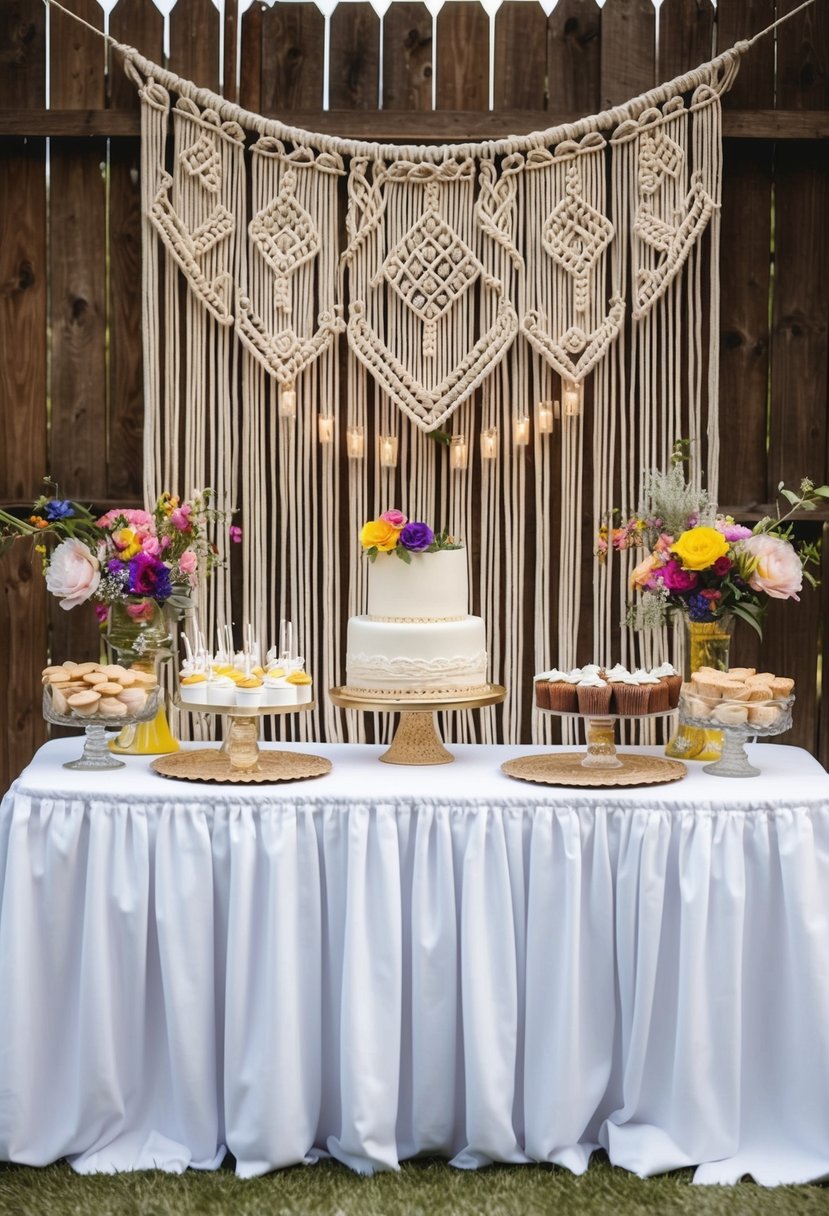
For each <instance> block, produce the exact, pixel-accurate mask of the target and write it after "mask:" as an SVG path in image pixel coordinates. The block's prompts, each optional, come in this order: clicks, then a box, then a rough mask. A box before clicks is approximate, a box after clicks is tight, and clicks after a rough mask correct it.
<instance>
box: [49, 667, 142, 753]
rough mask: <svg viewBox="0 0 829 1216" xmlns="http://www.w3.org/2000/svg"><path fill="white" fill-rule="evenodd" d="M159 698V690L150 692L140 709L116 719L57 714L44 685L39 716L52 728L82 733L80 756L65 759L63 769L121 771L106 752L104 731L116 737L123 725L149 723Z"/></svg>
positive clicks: (76, 714)
mask: <svg viewBox="0 0 829 1216" xmlns="http://www.w3.org/2000/svg"><path fill="white" fill-rule="evenodd" d="M160 696H161V689H160V688H159V687H155V688H152V689H150V691H149V692H148V693H147V700H146V701H145V702H144V707H143V709H141V710H140V711H139V712H138V713H135V714H130V713H127V714H125V715H122V716H121V717H119V718H114V717H105V716H104V715H103V714H79V713H74V712H70V713H61V712H60V710H58V709H56V708H55V703H54V701H53V700H52V692H51V686H50V685H48V684H47V685H46V687H45V688H44V689H43V716H44V718H45V719H46V721H47V722H52V723H53V724H54V725H55V726H74V727H75V729H76V730H77V729H78V728H81V727H82V728H83V730H84V732H85V734H86V738H85V739H84V746H83V752H82V753H81V755H80V756H79V757H78V759H77V760H67V761H66V763H65V764H64V766H63V767H64V768H76V769H81V770H84V769H86V770H97V769H108V768H125V767H126V765H125V764H124V761H123V760H118V759H117V758H116V757H115V756H114V755H113V754H112V752H111V751H110V750H109V742H108V740H107V737H106V732H107V731H110V732H113V733H114V734H116V735H117V734H118V732H119V731H121V730H123V729H124V727H125V726H133V725H135V723H137V722H151V721H152V720H153V718H154V717H155V716H156V714H157V713H158V706H159V699H160Z"/></svg>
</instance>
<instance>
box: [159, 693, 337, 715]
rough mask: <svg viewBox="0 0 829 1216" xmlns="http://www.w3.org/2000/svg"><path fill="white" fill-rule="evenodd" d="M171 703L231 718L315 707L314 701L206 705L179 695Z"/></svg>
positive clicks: (178, 707)
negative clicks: (185, 699)
mask: <svg viewBox="0 0 829 1216" xmlns="http://www.w3.org/2000/svg"><path fill="white" fill-rule="evenodd" d="M173 704H174V705H175V707H176V709H182V710H184V711H185V713H194V714H221V715H224V716H228V717H231V718H266V717H267V716H268V715H269V714H300V713H307V712H308V710H309V709H316V708H317V703H316V701H303V702H302V704H294V705H208V704H207V702H206V701H205V702H201V701H182V699H181V697H176V698H175V699H174V701H173Z"/></svg>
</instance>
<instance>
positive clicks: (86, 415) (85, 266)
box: [49, 0, 107, 659]
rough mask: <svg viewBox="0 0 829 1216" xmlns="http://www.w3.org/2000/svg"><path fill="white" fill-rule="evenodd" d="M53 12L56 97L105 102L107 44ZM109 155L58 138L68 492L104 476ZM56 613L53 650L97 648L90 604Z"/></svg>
mask: <svg viewBox="0 0 829 1216" xmlns="http://www.w3.org/2000/svg"><path fill="white" fill-rule="evenodd" d="M74 7H75V11H76V12H78V13H79V15H80V16H82V17H83V18H84V19H85V20H87V21H90V22H91V23H92V24H94V25H96V26H99V27H100V26H101V25H102V14H101V10H100V8H99V6H98V5H97V4H96V3H95V2H94V0H77V3H76V4H75V6H74ZM57 16H58V17H60V21H61V26H60V27H59V30H60V33H59V35H58V34H57V33H55V32H53V37H52V41H51V44H50V45H51V63H50V71H51V84H52V100H53V102H54V104H55V105H56V106H59V107H61V108H65V109H73V108H89V107H95V108H99V107H102V106H103V105H104V100H105V96H104V94H105V79H104V55H103V48H104V45H105V44H104V42H103V40H102V39H101V38H98V37H97V36H96V35H95V34H93V33H92V32H91V31H88V30H86V29H84V28H83V27H82V26H79V25H78V24H77V22H74V21H70V20H69V18H66V17H63V16H62V15H60V14H57ZM54 19H55V14H53V20H54ZM55 28H56V27H55V26H54V25H53V31H55ZM106 157H107V149H106V142H105V141H104V140H97V139H95V140H90V141H88V142H87V143H85V144H84V145H82V146H79V145H78V144H77V143H75V142H74V141H73V142H72V143H66V142H65V141H63V140H59V139H55V140H53V141H52V145H51V161H50V174H51V177H50V184H51V189H50V196H49V197H50V236H51V240H50V245H49V287H50V298H51V327H52V364H51V384H50V391H51V399H52V419H51V433H50V443H49V449H50V450H49V463H50V470H49V471H50V473H51V474H52V476H53V477H54V478H55V479H56V480H57V481H58V482H59V483H60V487H61V491H62V493H63V494H64V495H66V496H67V497H70V498H94V497H96V496H103V495H105V493H106V485H107V447H106V435H107V391H106V249H105V246H104V241H103V234H104V233H105V232H106V211H105V191H106V182H105V172H106ZM50 619H51V631H52V647H53V653H55V654H57V655H58V656H59V657H60V658H61V659H63V658H75V657H77V656H79V655H80V656H83V657H89V656H90V654H93V655H94V653H95V651H96V643H95V642H94V641H93V640H92V638H93V634H96V632H97V631H96V630H95V626H94V618H93V615H92V612H91V610H89V611H83V612H81V611H78V612H64V611H62V610H61V609H60V608H59V607H58V606H57V603H56V601H54V600H51V601H50ZM90 622H91V628H90Z"/></svg>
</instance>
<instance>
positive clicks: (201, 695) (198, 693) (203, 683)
mask: <svg viewBox="0 0 829 1216" xmlns="http://www.w3.org/2000/svg"><path fill="white" fill-rule="evenodd" d="M178 695H179V697H180V698H181V700H182V701H184V702H185V703H190V704H196V705H199V704H202V703H203V702H204V700H205V698H206V696H207V676H206V675H205V673H204V672H203V671H194V672H193V673H192V674H191V675H189V676H181V678H180V679H179V682H178Z"/></svg>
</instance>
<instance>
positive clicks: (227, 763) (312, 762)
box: [150, 700, 331, 783]
mask: <svg viewBox="0 0 829 1216" xmlns="http://www.w3.org/2000/svg"><path fill="white" fill-rule="evenodd" d="M175 704H176V707H177V708H178V709H182V710H184V711H185V712H187V713H196V714H221V715H222V717H226V718H227V719H228V724H227V730H226V733H225V739H224V742H223V743H222V745H221V747H207V748H197V749H195V750H184V751H180V752H175V753H173V754H172V755H169V756H160V757H159V759H158V760H154V761H153V763H152V764H151V765H150V767H151V768H152V769H153V770H154V771H155V772H156V773H159V774H160V775H161V776H162V777H178V778H180V779H182V780H184V781H232V782H257V783H261V782H267V781H303V780H305V779H306V778H309V777H323V776H324V775H325V774H326V773H329V772H330V771H331V761H330V760H326V759H325V758H324V757H323V756H312V755H309V754H308V753H306V752H279V751H264V752H263V751H260V750H259V719H260V718H263V717H265V715H267V714H301V713H307V712H308V710H310V709H314V708H315V705H316V702H314V701H309V702H308V703H307V704H305V705H262V706H251V707H244V708H243V707H242V706H240V705H201V704H197V703H196V702H194V701H181V700H176V703H175Z"/></svg>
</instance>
